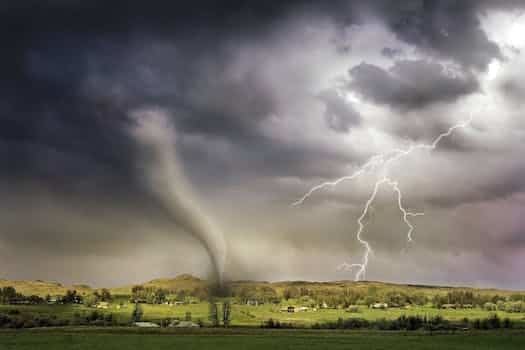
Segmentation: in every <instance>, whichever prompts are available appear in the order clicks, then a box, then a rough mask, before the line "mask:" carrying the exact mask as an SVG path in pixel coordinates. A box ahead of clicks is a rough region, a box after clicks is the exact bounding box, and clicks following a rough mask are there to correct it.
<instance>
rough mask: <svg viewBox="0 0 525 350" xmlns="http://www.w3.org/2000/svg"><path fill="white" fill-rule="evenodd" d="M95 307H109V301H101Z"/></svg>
mask: <svg viewBox="0 0 525 350" xmlns="http://www.w3.org/2000/svg"><path fill="white" fill-rule="evenodd" d="M95 307H96V308H97V309H109V303H108V302H107V301H99V302H98V303H97V304H96V305H95Z"/></svg>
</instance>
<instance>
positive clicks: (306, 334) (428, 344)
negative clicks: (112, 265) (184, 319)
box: [0, 329, 525, 350]
mask: <svg viewBox="0 0 525 350" xmlns="http://www.w3.org/2000/svg"><path fill="white" fill-rule="evenodd" d="M524 347H525V334H524V333H516V332H504V333H501V332H485V333H482V334H471V333H467V334H441V335H428V334H421V333H416V334H413V333H411V334H406V333H399V332H396V333H392V332H390V333H378V332H332V331H328V332H326V331H274V330H256V329H251V330H248V331H228V332H226V331H223V330H218V332H211V331H209V330H207V331H205V332H193V333H192V332H190V333H180V332H178V333H167V332H161V331H156V332H144V334H134V333H133V332H129V331H127V330H123V331H120V330H118V329H115V330H112V331H107V330H106V331H88V332H82V331H67V330H61V331H53V332H48V331H46V332H42V331H28V330H24V331H18V332H7V333H0V349H2V350H15V349H16V350H33V349H39V350H55V349H59V350H62V349H64V350H68V349H72V350H73V349H74V350H84V349H86V350H88V349H89V350H105V349H108V350H109V349H111V350H115V349H126V350H135V349H137V350H139V349H140V350H143V349H156V350H162V349H194V350H199V349H218V350H220V349H229V350H231V349H265V350H266V349H273V350H279V349H354V350H359V349H367V350H374V349H385V350H386V349H391V350H397V349H399V350H407V349H417V350H419V349H422V350H424V349H429V350H430V349H436V350H437V349H440V350H441V349H449V350H451V349H457V350H462V349H465V350H466V349H477V350H483V349H487V350H489V349H490V350H498V349H523V348H524Z"/></svg>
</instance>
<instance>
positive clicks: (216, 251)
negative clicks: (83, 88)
mask: <svg viewBox="0 0 525 350" xmlns="http://www.w3.org/2000/svg"><path fill="white" fill-rule="evenodd" d="M131 115H132V119H133V120H134V121H135V123H136V125H135V126H134V128H133V130H132V133H133V135H134V137H135V138H136V139H137V141H138V143H139V144H140V146H141V148H143V150H142V152H141V153H142V154H141V157H140V161H141V165H142V166H141V168H142V170H143V171H144V172H145V173H146V178H145V182H146V185H147V186H148V187H149V188H150V189H151V191H152V192H153V193H154V195H155V196H156V197H157V198H158V199H159V201H160V202H161V203H162V204H163V206H164V207H165V208H166V210H167V211H168V213H169V215H170V217H171V218H173V221H174V222H175V223H176V224H178V225H180V226H181V227H182V228H183V229H184V230H185V231H187V232H188V233H190V234H191V235H192V236H194V237H195V238H197V239H198V240H199V241H200V242H201V243H202V244H203V246H204V247H205V248H206V251H207V252H208V254H209V256H210V259H211V262H212V264H213V279H214V280H216V281H218V282H219V283H222V278H223V273H224V263H225V259H226V245H225V242H224V237H223V235H222V233H221V232H220V230H219V229H218V228H217V227H216V226H214V225H213V224H212V222H211V221H210V219H209V218H208V217H207V216H206V215H205V214H204V213H203V212H202V210H201V209H200V208H199V207H198V205H197V203H196V199H195V197H194V196H193V194H192V192H191V189H190V188H189V184H188V182H187V181H186V178H185V176H184V173H183V170H182V166H181V164H180V162H179V160H178V159H177V155H176V150H175V144H176V143H175V129H174V127H173V126H172V124H171V122H170V120H169V119H168V117H167V116H166V115H165V114H164V113H163V112H162V111H160V110H147V111H136V112H133V113H132V114H131Z"/></svg>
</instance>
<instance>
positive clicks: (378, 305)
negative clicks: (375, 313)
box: [370, 303, 388, 309]
mask: <svg viewBox="0 0 525 350" xmlns="http://www.w3.org/2000/svg"><path fill="white" fill-rule="evenodd" d="M370 308H371V309H387V308H388V304H387V303H374V304H372V305H370Z"/></svg>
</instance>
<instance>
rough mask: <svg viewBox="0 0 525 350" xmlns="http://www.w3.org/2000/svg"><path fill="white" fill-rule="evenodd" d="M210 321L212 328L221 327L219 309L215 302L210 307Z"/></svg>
mask: <svg viewBox="0 0 525 350" xmlns="http://www.w3.org/2000/svg"><path fill="white" fill-rule="evenodd" d="M208 319H209V320H210V322H211V325H212V327H218V326H219V309H218V307H217V304H216V303H215V302H213V301H211V302H210V305H209V312H208Z"/></svg>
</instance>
